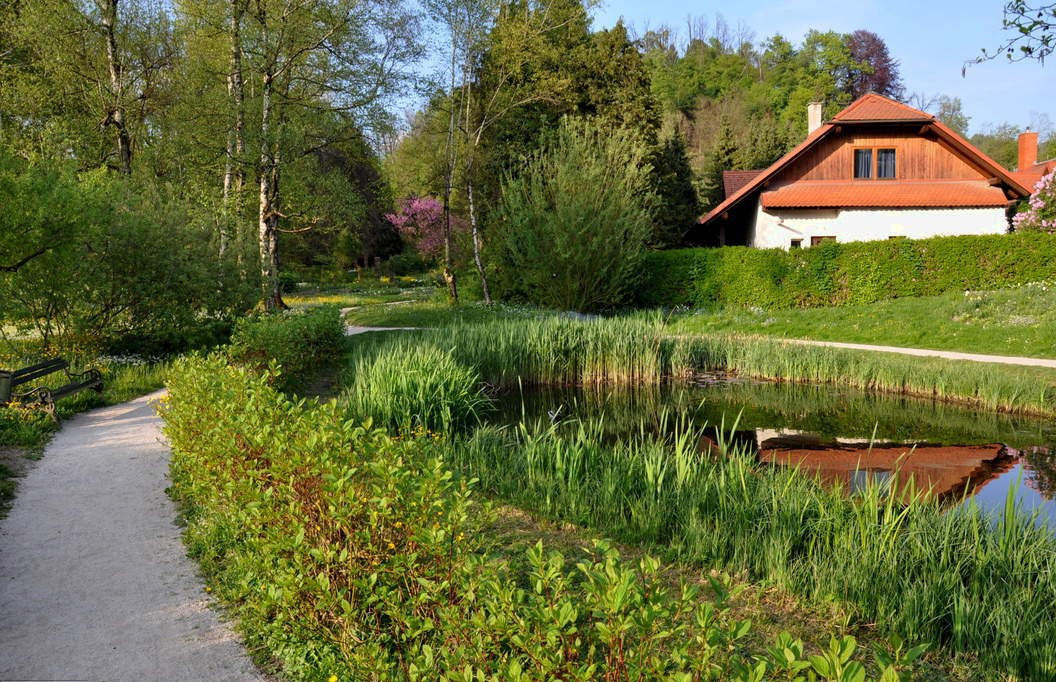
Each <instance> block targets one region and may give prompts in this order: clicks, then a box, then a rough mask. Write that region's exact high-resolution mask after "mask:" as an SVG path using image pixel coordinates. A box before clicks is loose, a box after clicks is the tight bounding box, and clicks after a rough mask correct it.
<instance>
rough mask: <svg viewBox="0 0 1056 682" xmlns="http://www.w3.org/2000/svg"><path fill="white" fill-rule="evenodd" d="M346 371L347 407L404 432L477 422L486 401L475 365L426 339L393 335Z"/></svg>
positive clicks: (451, 429) (352, 411) (355, 412)
mask: <svg viewBox="0 0 1056 682" xmlns="http://www.w3.org/2000/svg"><path fill="white" fill-rule="evenodd" d="M351 373H352V374H351V376H352V378H351V380H350V386H349V388H348V390H347V392H346V394H345V401H346V403H347V405H348V409H349V411H350V412H351V413H352V414H353V415H356V416H358V417H360V418H363V417H370V418H371V419H372V420H373V421H374V423H375V424H377V425H379V426H386V427H389V428H394V429H397V430H400V431H403V432H409V431H411V430H412V429H414V428H418V427H420V428H423V429H428V430H442V431H445V432H452V431H456V430H459V429H462V428H464V427H467V426H476V425H477V424H478V423H479V421H480V415H481V413H482V412H483V411H484V410H485V409H487V407H488V406H489V404H490V401H489V399H488V397H487V395H485V394H484V391H483V390H482V388H481V383H480V376H479V375H478V374H477V372H476V370H474V369H472V368H470V367H467V366H466V365H464V364H462V363H460V362H458V361H457V360H455V359H454V357H453V354H452V352H451V351H450V350H444V349H442V348H440V347H437V346H434V345H431V344H423V343H416V342H410V341H407V340H402V341H401V340H398V341H396V342H395V343H393V344H390V345H386V346H384V347H382V348H380V349H378V352H376V353H370V354H365V355H362V356H360V357H359V358H358V359H357V360H356V362H355V364H354V366H353V367H352V369H351Z"/></svg>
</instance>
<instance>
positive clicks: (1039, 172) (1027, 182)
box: [1010, 159, 1056, 193]
mask: <svg viewBox="0 0 1056 682" xmlns="http://www.w3.org/2000/svg"><path fill="white" fill-rule="evenodd" d="M1053 170H1056V159H1050V160H1049V161H1041V162H1040V163H1036V164H1034V165H1033V166H1031V167H1030V168H1027V169H1025V170H1018V171H1013V172H1012V173H1010V175H1011V176H1012V177H1014V178H1015V179H1016V180H1018V181H1019V184H1021V185H1023V186H1024V187H1026V188H1027V189H1028V190H1030V192H1031V193H1033V192H1034V185H1036V184H1038V181H1039V180H1041V179H1042V178H1043V177H1045V176H1046V175H1048V174H1049V173H1051V172H1052V171H1053Z"/></svg>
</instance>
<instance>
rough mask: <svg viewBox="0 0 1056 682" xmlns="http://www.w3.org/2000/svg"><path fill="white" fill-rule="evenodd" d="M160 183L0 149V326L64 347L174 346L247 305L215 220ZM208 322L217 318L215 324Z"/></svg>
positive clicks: (150, 349)
mask: <svg viewBox="0 0 1056 682" xmlns="http://www.w3.org/2000/svg"><path fill="white" fill-rule="evenodd" d="M206 213H207V212H203V211H202V210H201V208H200V207H199V206H196V205H194V204H193V202H191V201H189V200H188V199H187V198H186V197H182V196H179V195H178V193H177V192H176V191H174V190H173V189H172V188H171V187H167V186H164V185H158V186H152V185H145V184H142V183H139V182H137V181H135V180H133V179H128V178H123V177H120V176H117V175H115V174H108V173H105V172H104V171H103V170H99V171H94V172H87V173H78V172H77V171H76V169H75V168H74V167H72V166H70V165H59V164H48V163H44V162H26V161H24V160H21V159H15V158H13V157H11V156H9V155H7V154H5V153H3V152H2V151H0V292H3V302H2V304H0V325H3V326H10V327H13V328H15V329H16V330H17V331H19V332H23V333H28V335H29V336H32V337H34V338H37V339H39V344H38V345H39V348H38V349H37V350H40V351H44V352H46V351H50V350H52V349H54V348H55V347H58V348H59V349H60V350H61V351H62V352H63V353H64V354H69V353H71V352H84V351H98V350H101V349H104V348H110V349H113V350H116V351H118V352H127V351H132V352H141V353H143V352H145V353H147V354H153V353H156V352H158V351H167V352H172V351H177V352H178V351H182V350H185V349H186V348H188V347H190V346H192V345H194V344H196V343H198V344H208V343H210V342H214V341H218V340H222V339H217V338H214V337H215V336H217V334H205V335H202V333H201V330H202V328H203V327H206V328H216V329H215V330H216V331H217V332H221V333H219V334H218V335H219V336H220V337H223V336H224V334H223V333H222V331H223V330H222V327H223V322H224V321H225V320H230V319H232V318H233V317H234V316H236V315H237V314H239V313H241V312H242V311H244V310H245V309H246V308H247V307H249V306H250V305H252V300H253V298H252V297H253V296H254V295H255V290H254V286H253V283H252V282H251V281H249V282H243V281H242V280H241V278H240V277H239V275H238V272H237V269H236V268H235V265H234V262H233V259H232V260H231V261H225V262H221V261H220V260H218V259H217V257H216V246H215V244H214V243H213V235H214V233H215V225H214V224H213V221H212V219H211V218H208V216H207V215H206ZM217 327H219V328H217Z"/></svg>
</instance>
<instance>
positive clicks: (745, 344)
mask: <svg viewBox="0 0 1056 682" xmlns="http://www.w3.org/2000/svg"><path fill="white" fill-rule="evenodd" d="M355 343H356V347H357V348H358V351H357V352H358V353H366V354H369V353H375V352H378V351H379V349H380V348H384V347H391V346H393V345H397V346H399V345H402V346H404V347H406V348H407V349H408V350H407V351H406V352H404V355H405V357H406V358H407V362H408V363H411V365H410V366H413V363H414V362H415V361H416V360H415V357H414V353H413V352H412V351H411V350H410V349H413V348H415V347H420V346H422V345H428V346H432V347H435V348H439V349H443V350H447V351H450V353H451V354H452V356H453V357H454V358H455V359H456V360H457V361H458V362H460V363H462V364H464V365H466V366H469V367H471V368H473V369H474V370H476V371H477V372H478V373H479V375H480V378H481V380H482V381H484V382H487V383H488V384H489V385H492V386H512V385H516V384H517V383H518V382H524V383H530V384H565V385H591V384H622V385H635V386H642V385H652V386H655V385H659V384H661V383H662V382H664V381H666V380H668V379H672V378H673V379H685V378H689V377H691V376H692V375H693V374H695V373H696V372H698V371H701V370H711V369H723V370H729V371H734V372H737V373H739V374H743V375H745V376H751V377H759V378H765V379H773V380H781V381H795V382H813V383H832V384H841V385H847V386H853V387H857V388H862V389H868V390H876V391H885V392H890V393H897V394H906V395H915V396H922V397H928V398H936V399H941V400H947V401H953V402H960V403H964V404H967V405H972V406H977V407H981V408H985V409H988V410H993V411H1003V412H1018V413H1025V414H1035V415H1053V414H1056V372H1054V371H1052V370H1045V369H1039V368H1030V367H1009V366H999V365H989V364H981V363H966V362H957V361H952V360H944V359H940V358H917V357H909V356H899V355H891V354H886V353H869V352H863V351H851V350H843V349H834V348H819V347H804V346H798V345H797V346H793V345H789V344H785V343H782V342H780V341H778V340H774V339H768V338H765V337H749V336H731V335H672V334H670V333H669V331H668V329H667V328H666V327H665V325H664V324H663V322H662V320H661V318H660V317H659V316H656V315H638V316H628V317H619V318H612V319H605V320H592V321H580V320H573V319H568V318H563V317H544V318H534V319H500V320H495V321H490V322H486V323H478V324H461V325H458V324H452V325H448V326H445V327H443V328H439V329H424V330H420V331H416V332H406V333H401V334H399V335H397V336H385V335H371V336H370V337H368V338H364V339H362V340H357V341H356V342H355Z"/></svg>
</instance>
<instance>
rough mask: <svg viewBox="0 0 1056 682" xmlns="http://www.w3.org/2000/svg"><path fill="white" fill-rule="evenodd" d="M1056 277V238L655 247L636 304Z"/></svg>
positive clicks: (762, 302)
mask: <svg viewBox="0 0 1056 682" xmlns="http://www.w3.org/2000/svg"><path fill="white" fill-rule="evenodd" d="M1052 278H1056V235H1048V234H1038V233H1017V234H1009V235H985V236H964V237H936V238H933V239H923V240H911V239H893V240H885V241H875V242H850V243H844V244H838V243H827V244H821V245H818V246H815V247H811V248H809V249H797V250H792V251H782V250H780V249H753V248H749V247H744V246H731V247H724V248H719V249H679V250H673V251H652V252H649V253H648V254H646V256H645V257H644V259H643V261H642V280H643V281H642V282H641V283H640V286H638V287H637V288H636V290H635V303H636V304H638V305H643V306H653V307H655V306H664V307H667V306H679V305H689V306H713V305H724V306H737V307H753V306H758V307H764V308H794V307H815V306H836V305H844V304H860V303H873V302H876V301H881V300H885V299H889V298H898V297H904V296H931V295H935V294H941V293H945V292H947V291H958V290H981V289H996V288H1001V287H1005V286H1009V285H1014V284H1025V283H1027V282H1033V281H1038V280H1043V279H1052Z"/></svg>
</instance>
